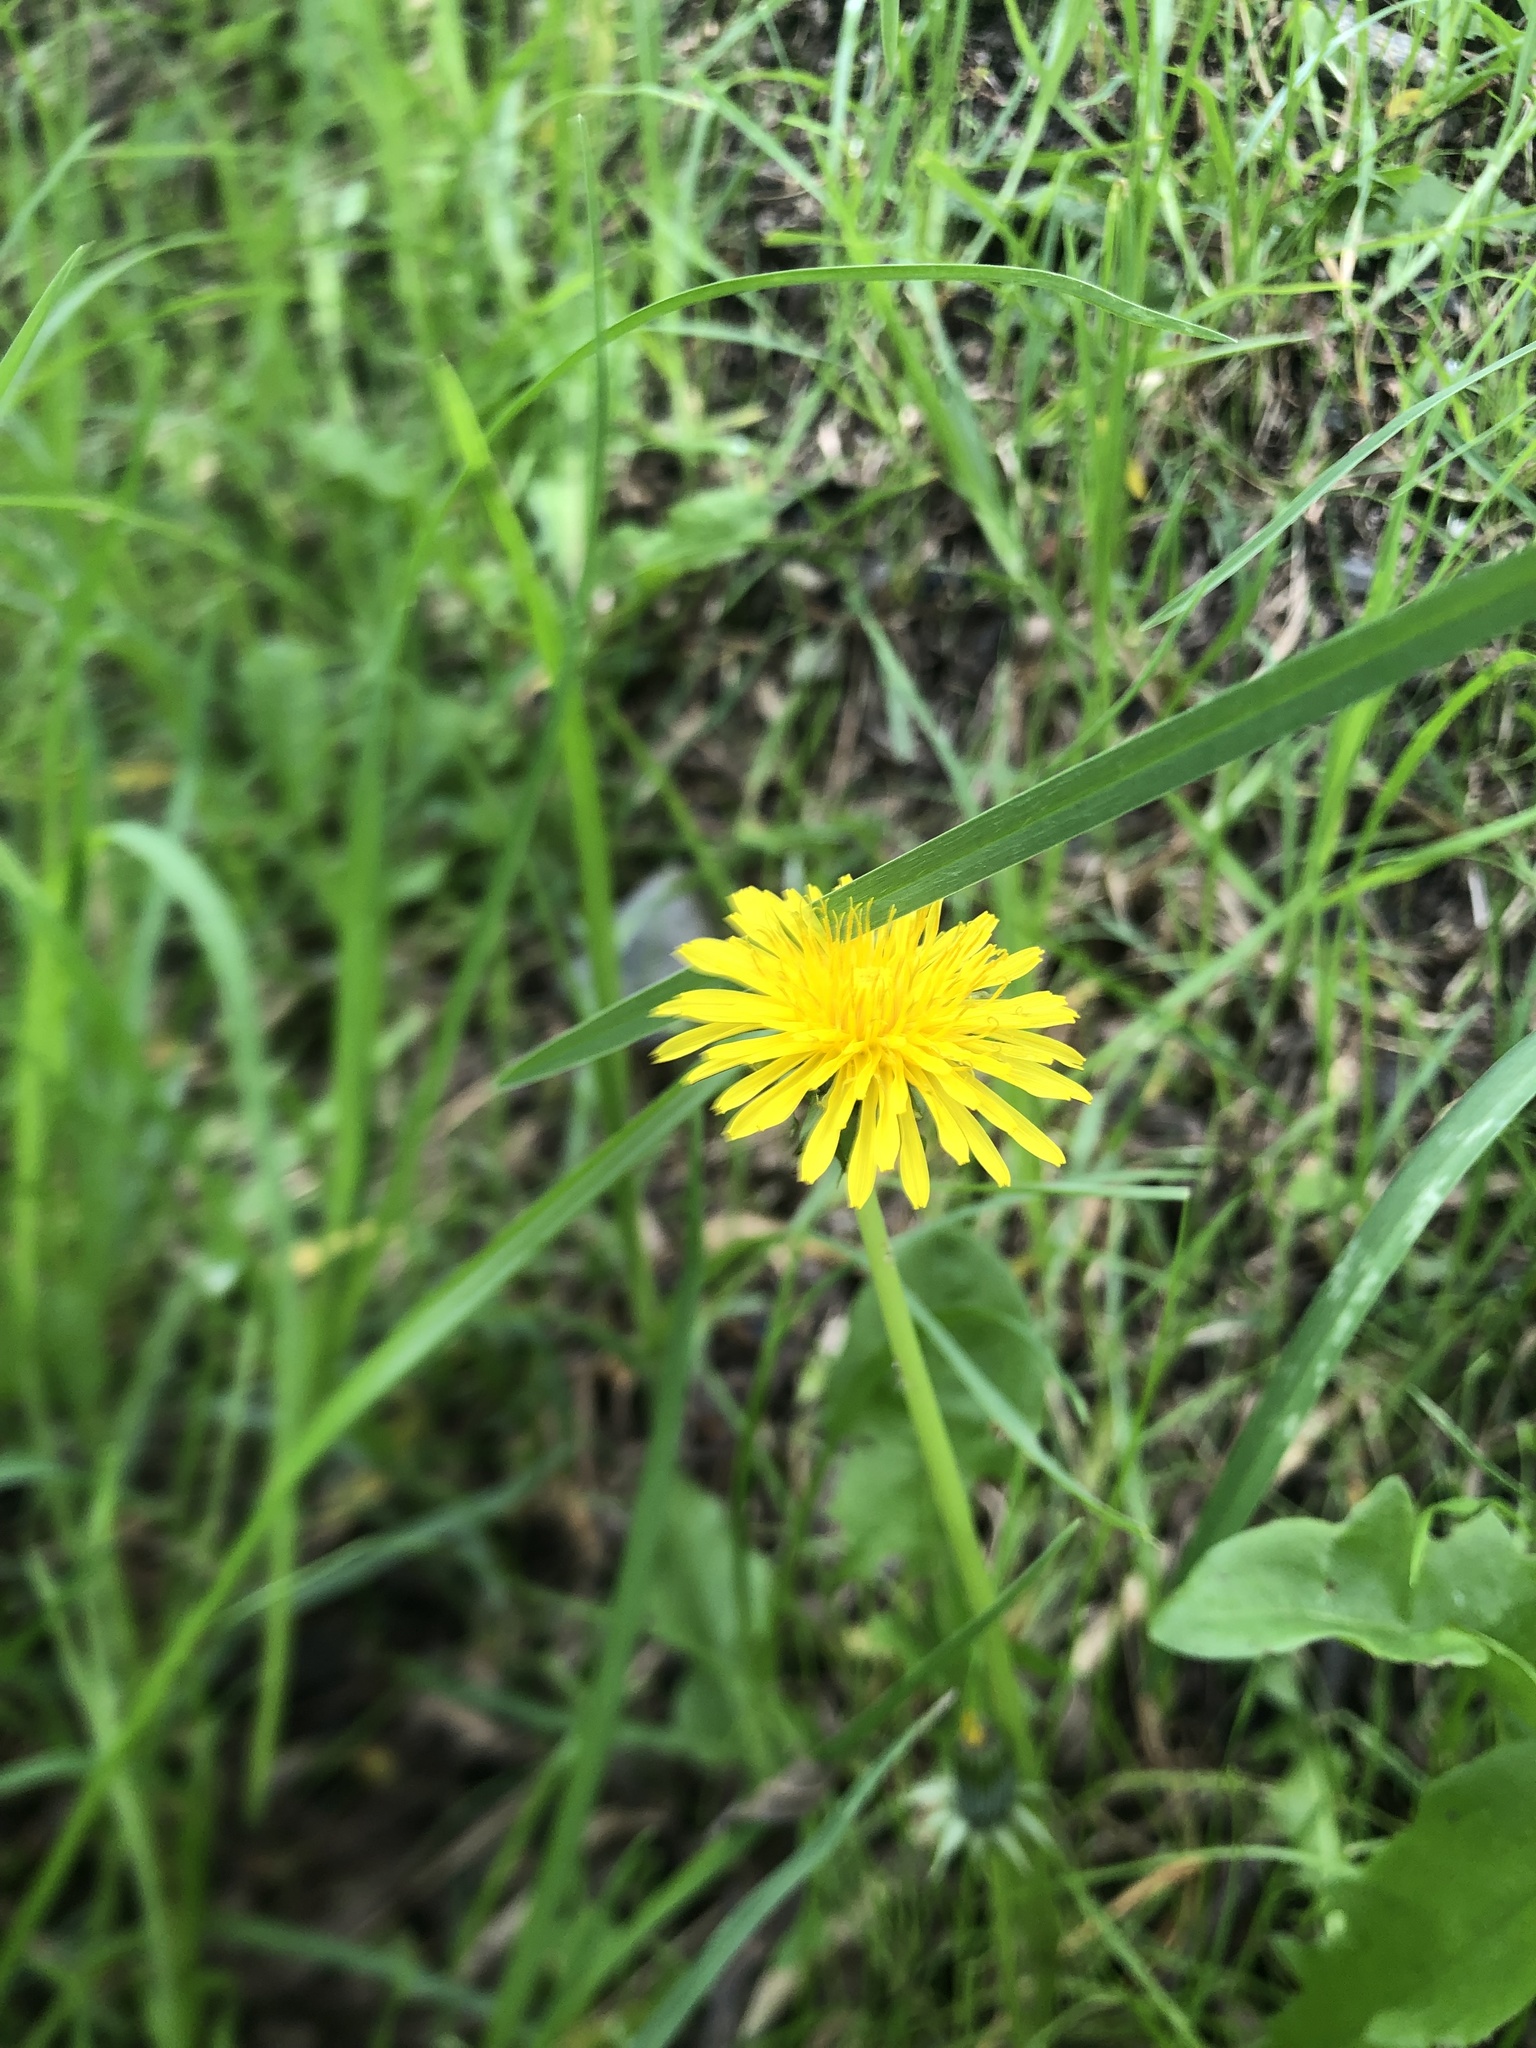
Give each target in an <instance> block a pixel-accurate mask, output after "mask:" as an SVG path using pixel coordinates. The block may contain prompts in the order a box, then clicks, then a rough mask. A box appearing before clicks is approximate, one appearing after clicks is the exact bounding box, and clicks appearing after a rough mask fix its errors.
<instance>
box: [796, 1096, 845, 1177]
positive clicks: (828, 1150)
mask: <svg viewBox="0 0 1536 2048" xmlns="http://www.w3.org/2000/svg"><path fill="white" fill-rule="evenodd" d="M857 1101H858V1096H857V1094H856V1093H855V1090H854V1074H853V1070H852V1069H851V1068H847V1067H845V1068H844V1069H843V1071H842V1073H841V1074H839V1075H838V1077H837V1079H836V1081H834V1082H833V1084H832V1093H831V1094H830V1095H829V1096H828V1097H827V1102H826V1107H825V1108H824V1109H823V1110H822V1112H821V1115H820V1117H819V1118H818V1119H817V1121H816V1127H815V1129H814V1130H813V1131H812V1132H811V1135H810V1136H809V1138H807V1139H806V1141H805V1150H804V1151H803V1152H802V1153H801V1154H800V1178H801V1179H802V1180H803V1181H806V1182H807V1183H809V1182H811V1181H817V1180H820V1179H821V1176H822V1175H823V1174H824V1173H825V1172H826V1170H827V1168H828V1167H829V1166H830V1165H831V1164H832V1161H833V1160H834V1159H835V1158H836V1156H837V1141H838V1139H839V1138H840V1137H841V1136H842V1135H843V1130H844V1127H845V1125H846V1124H847V1122H848V1119H849V1117H850V1116H852V1114H853V1105H854V1104H855V1102H857Z"/></svg>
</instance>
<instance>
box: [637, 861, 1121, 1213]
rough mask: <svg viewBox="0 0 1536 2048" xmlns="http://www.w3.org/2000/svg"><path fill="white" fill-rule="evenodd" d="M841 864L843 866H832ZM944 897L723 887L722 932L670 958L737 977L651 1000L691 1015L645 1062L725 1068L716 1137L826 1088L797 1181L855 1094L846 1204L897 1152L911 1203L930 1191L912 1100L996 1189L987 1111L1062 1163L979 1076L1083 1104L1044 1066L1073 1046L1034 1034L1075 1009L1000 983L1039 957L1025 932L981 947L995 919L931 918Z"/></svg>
mask: <svg viewBox="0 0 1536 2048" xmlns="http://www.w3.org/2000/svg"><path fill="white" fill-rule="evenodd" d="M846 879H847V877H844V880H846ZM941 907H942V906H941V905H939V904H937V903H930V904H929V905H928V906H927V908H926V909H924V910H914V911H910V912H908V914H907V915H906V916H905V917H896V916H894V915H892V916H891V917H888V918H887V919H886V921H885V922H884V923H883V924H874V923H872V921H871V919H870V916H869V913H868V911H867V910H860V909H855V910H844V911H839V912H836V913H833V912H830V911H828V910H827V909H826V908H825V905H824V902H823V899H822V894H821V891H820V890H819V889H816V888H814V887H813V888H811V889H808V890H807V891H806V893H805V895H803V896H802V895H801V894H800V893H799V892H798V890H794V889H791V890H790V891H789V892H788V894H787V895H783V896H776V895H774V894H773V893H772V892H771V891H769V890H767V889H739V890H738V891H737V892H736V894H735V895H734V896H733V897H732V898H731V913H730V918H729V920H728V921H729V923H730V924H731V926H732V927H733V928H734V930H735V932H736V933H737V936H736V937H735V938H731V939H695V940H693V941H692V942H691V943H690V944H688V945H686V946H682V947H680V948H679V949H678V950H679V957H680V958H681V959H682V960H684V961H685V962H686V963H687V965H688V966H690V967H692V968H694V969H696V970H697V971H698V972H699V973H700V974H707V975H710V976H712V977H713V978H714V979H715V980H717V981H726V982H734V983H735V984H736V986H735V987H734V988H700V989H690V990H689V992H688V993H687V994H686V995H680V996H674V997H672V998H671V999H670V1000H669V1001H668V1002H665V1003H662V1004H660V1005H659V1006H658V1007H657V1009H656V1011H655V1012H654V1014H655V1015H656V1016H658V1017H678V1018H682V1019H683V1020H685V1021H686V1022H688V1023H690V1024H691V1025H692V1026H693V1027H694V1028H693V1029H692V1030H688V1031H681V1032H679V1033H678V1034H677V1036H676V1037H674V1038H670V1039H668V1040H667V1042H666V1043H665V1044H664V1045H662V1046H659V1047H658V1048H657V1050H656V1053H655V1055H654V1057H655V1058H656V1059H658V1060H680V1059H686V1058H688V1056H689V1055H690V1054H691V1053H700V1054H701V1055H702V1057H701V1058H700V1060H699V1062H698V1065H697V1066H695V1067H694V1068H693V1069H692V1071H691V1072H690V1073H689V1074H688V1075H687V1077H686V1078H687V1079H688V1080H690V1081H704V1080H708V1079H709V1078H710V1077H711V1076H713V1075H717V1074H722V1073H725V1072H727V1071H729V1070H730V1069H731V1068H733V1067H747V1068H749V1069H750V1070H751V1071H750V1072H748V1073H746V1074H744V1075H743V1076H742V1078H741V1079H740V1080H738V1081H734V1082H732V1084H731V1085H730V1087H728V1088H727V1089H726V1090H725V1092H724V1093H723V1094H722V1095H721V1097H720V1099H719V1101H718V1102H717V1103H716V1104H715V1108H716V1109H717V1110H720V1111H721V1112H723V1113H726V1114H729V1113H730V1112H732V1111H734V1112H735V1113H734V1115H732V1117H731V1122H730V1123H729V1125H728V1126H727V1127H726V1136H727V1137H728V1138H746V1137H750V1136H751V1135H752V1134H753V1133H754V1132H756V1131H766V1130H769V1129H771V1128H772V1126H773V1125H775V1124H781V1123H783V1122H784V1121H785V1119H786V1118H787V1117H789V1116H791V1115H792V1114H793V1113H794V1111H795V1110H797V1109H798V1108H799V1106H800V1104H801V1103H802V1102H803V1101H804V1100H805V1098H806V1097H807V1096H808V1095H814V1094H815V1093H816V1092H817V1091H818V1090H820V1089H823V1088H824V1089H826V1091H827V1093H826V1096H825V1098H824V1099H823V1101H822V1105H821V1114H820V1116H819V1117H818V1119H817V1121H816V1123H815V1125H814V1126H813V1127H812V1129H811V1132H810V1135H809V1137H808V1138H807V1140H806V1144H805V1149H804V1151H803V1152H802V1153H801V1155H800V1178H801V1179H802V1180H803V1181H815V1180H820V1178H821V1176H822V1175H823V1174H824V1173H825V1172H826V1171H827V1170H828V1168H829V1167H830V1166H831V1165H832V1162H833V1160H834V1158H835V1157H836V1154H837V1144H838V1140H839V1138H840V1137H841V1136H842V1134H843V1132H844V1130H845V1129H846V1128H847V1125H848V1123H849V1121H850V1119H851V1118H852V1116H853V1112H854V1110H855V1108H857V1109H858V1112H859V1121H858V1128H857V1130H856V1132H855V1134H854V1140H853V1150H852V1153H851V1155H850V1158H849V1162H848V1199H849V1201H850V1202H851V1203H852V1204H853V1206H854V1207H855V1208H856V1209H858V1208H862V1207H863V1205H864V1204H865V1203H866V1202H867V1201H868V1200H869V1198H870V1196H871V1194H872V1193H873V1192H874V1186H875V1175H876V1174H877V1173H881V1172H888V1171H889V1170H890V1169H891V1168H892V1167H894V1166H897V1165H898V1164H899V1166H900V1169H901V1184H902V1186H903V1187H904V1188H905V1189H906V1192H907V1196H908V1199H909V1200H910V1201H911V1202H912V1204H913V1206H914V1207H915V1208H919V1209H920V1208H922V1207H923V1206H924V1204H925V1203H926V1202H927V1200H928V1161H927V1158H926V1156H925V1154H924V1150H923V1139H922V1133H921V1131H920V1130H919V1127H918V1121H917V1105H918V1104H919V1103H922V1104H923V1105H925V1106H926V1108H927V1111H928V1114H929V1116H930V1117H931V1118H932V1120H933V1125H934V1129H935V1130H936V1132H937V1133H938V1139H939V1143H940V1144H941V1145H942V1146H943V1148H944V1150H945V1151H946V1152H947V1153H948V1154H949V1156H950V1158H951V1159H954V1160H956V1161H957V1162H959V1163H961V1164H963V1163H964V1162H965V1160H967V1159H968V1158H971V1157H972V1156H974V1157H975V1158H976V1159H978V1160H979V1161H980V1162H981V1164H982V1166H983V1167H984V1168H985V1170H986V1171H987V1172H988V1173H989V1174H990V1175H991V1176H992V1178H993V1180H995V1181H996V1182H997V1183H998V1185H999V1186H1000V1187H1007V1186H1008V1184H1009V1176H1008V1169H1007V1167H1006V1166H1005V1165H1004V1164H1003V1161H1002V1158H1001V1156H1000V1155H999V1153H998V1150H997V1147H996V1145H995V1144H994V1143H993V1142H992V1139H991V1137H990V1136H989V1135H988V1133H987V1132H986V1130H985V1129H984V1128H983V1126H982V1123H981V1121H980V1119H981V1118H982V1117H985V1118H986V1119H987V1121H988V1122H989V1123H992V1124H995V1125H996V1126H997V1127H998V1129H999V1130H1003V1131H1006V1132H1007V1133H1008V1135H1009V1136H1010V1137H1012V1138H1016V1139H1017V1140H1018V1142H1019V1143H1020V1144H1021V1145H1022V1146H1023V1147H1024V1149H1025V1150H1026V1151H1027V1152H1032V1153H1033V1154H1034V1155H1035V1157H1036V1158H1037V1159H1044V1160H1046V1161H1047V1162H1048V1163H1049V1164H1050V1165H1052V1166H1060V1165H1061V1164H1062V1161H1063V1156H1064V1155H1063V1153H1062V1151H1061V1148H1060V1146H1059V1145H1056V1144H1054V1143H1053V1142H1052V1140H1051V1139H1049V1138H1048V1137H1047V1136H1046V1135H1045V1133H1044V1132H1043V1131H1041V1130H1037V1129H1036V1127H1035V1125H1034V1124H1032V1123H1031V1122H1030V1121H1029V1119H1028V1117H1026V1116H1022V1115H1020V1113H1019V1111H1018V1110H1017V1109H1015V1108H1014V1106H1013V1105H1012V1103H1010V1102H1005V1101H1004V1100H1003V1098H1002V1097H1001V1096H1000V1095H998V1094H996V1093H995V1092H994V1091H993V1090H992V1089H990V1088H987V1087H984V1086H983V1084H982V1082H981V1080H980V1078H979V1077H980V1076H981V1075H983V1074H986V1075H988V1076H990V1077H992V1078H993V1079H996V1080H1000V1081H1008V1082H1011V1083H1012V1084H1013V1085H1014V1087H1016V1088H1020V1089H1022V1090H1023V1091H1024V1093H1025V1094H1027V1095H1037V1096H1042V1097H1045V1098H1046V1099H1048V1100H1052V1101H1057V1102H1087V1101H1088V1100H1089V1099H1090V1098H1089V1095H1088V1091H1087V1089H1086V1088H1084V1087H1082V1086H1081V1085H1080V1084H1079V1083H1078V1082H1076V1081H1072V1080H1069V1079H1068V1078H1067V1077H1066V1075H1064V1074H1058V1073H1055V1072H1053V1071H1052V1070H1053V1069H1054V1068H1056V1067H1080V1066H1081V1065H1082V1063H1083V1056H1082V1054H1081V1053H1080V1052H1078V1051H1076V1050H1075V1048H1074V1047H1072V1046H1070V1045H1065V1044H1063V1043H1062V1042H1061V1040H1060V1039H1056V1038H1047V1037H1045V1036H1043V1035H1042V1034H1043V1033H1044V1031H1045V1030H1047V1029H1048V1028H1049V1027H1050V1026H1051V1025H1053V1024H1071V1023H1072V1022H1074V1021H1075V1019H1076V1016H1077V1012H1076V1011H1075V1010H1073V1009H1071V1008H1070V1007H1069V1006H1068V1005H1067V1004H1066V1003H1064V1002H1063V1001H1062V999H1061V997H1060V996H1056V995H1051V994H1050V993H1049V992H1047V991H1044V990H1042V991H1040V992H1039V993H1037V994H1032V995H1017V996H1010V995H1006V994H1004V990H1006V989H1008V988H1010V987H1011V986H1012V985H1013V983H1014V982H1016V981H1018V980H1019V979H1020V978H1021V976H1023V975H1026V974H1028V973H1029V972H1030V971H1031V970H1032V969H1033V968H1034V967H1036V966H1038V964H1039V962H1040V959H1041V952H1040V948H1039V947H1038V946H1030V947H1027V948H1026V949H1025V950H1024V951H1023V952H1020V953H1006V952H1004V951H1003V949H1002V948H1001V947H1000V946H994V945H993V944H992V943H991V940H992V933H993V932H994V930H995V929H996V927H997V919H996V918H995V917H988V916H981V917H973V918H970V919H969V920H968V921H967V922H966V923H964V924H958V925H952V926H951V927H950V929H949V930H948V931H943V932H941V931H940V930H939V913H940V909H941Z"/></svg>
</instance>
